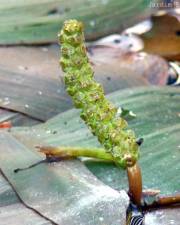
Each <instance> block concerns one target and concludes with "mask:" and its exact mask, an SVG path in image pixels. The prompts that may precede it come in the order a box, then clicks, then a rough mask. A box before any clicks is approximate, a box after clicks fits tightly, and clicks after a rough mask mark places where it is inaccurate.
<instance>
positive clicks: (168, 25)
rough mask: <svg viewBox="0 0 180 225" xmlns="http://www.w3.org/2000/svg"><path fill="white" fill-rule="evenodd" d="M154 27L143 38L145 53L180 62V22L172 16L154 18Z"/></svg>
mask: <svg viewBox="0 0 180 225" xmlns="http://www.w3.org/2000/svg"><path fill="white" fill-rule="evenodd" d="M152 22H153V27H152V29H151V30H150V31H148V32H147V33H145V34H143V35H142V36H141V37H142V39H143V41H144V45H145V46H144V51H145V52H148V53H151V54H157V55H160V56H163V57H165V58H167V59H169V60H180V21H179V20H178V19H177V18H176V17H174V16H171V15H167V14H166V15H163V16H154V17H152Z"/></svg>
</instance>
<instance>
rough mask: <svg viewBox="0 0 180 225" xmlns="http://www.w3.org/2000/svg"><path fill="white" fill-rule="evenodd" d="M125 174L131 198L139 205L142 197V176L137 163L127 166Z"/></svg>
mask: <svg viewBox="0 0 180 225" xmlns="http://www.w3.org/2000/svg"><path fill="white" fill-rule="evenodd" d="M127 175H128V181H129V195H130V197H131V200H132V202H133V203H134V204H136V205H137V206H140V205H141V197H142V176H141V169H140V167H139V165H138V164H137V163H136V164H135V165H134V166H132V167H128V168H127Z"/></svg>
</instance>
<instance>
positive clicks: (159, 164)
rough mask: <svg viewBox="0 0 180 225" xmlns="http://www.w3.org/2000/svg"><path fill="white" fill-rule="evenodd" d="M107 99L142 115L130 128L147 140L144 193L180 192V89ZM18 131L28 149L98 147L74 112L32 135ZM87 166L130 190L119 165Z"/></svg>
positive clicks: (126, 93)
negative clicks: (51, 146) (151, 189)
mask: <svg viewBox="0 0 180 225" xmlns="http://www.w3.org/2000/svg"><path fill="white" fill-rule="evenodd" d="M108 98H109V99H110V100H112V102H114V103H115V104H116V105H117V106H121V107H124V108H128V109H130V110H132V111H133V112H134V113H135V114H136V115H137V117H136V118H135V119H134V120H131V121H129V125H130V127H131V128H133V129H134V130H135V132H136V134H137V136H138V137H143V138H144V143H143V145H142V147H141V158H140V165H141V167H142V174H143V186H144V189H147V188H153V189H160V190H161V193H162V194H169V193H174V192H178V191H179V190H180V184H179V180H180V173H179V170H180V165H179V163H178V162H179V159H180V150H179V149H180V147H179V134H180V125H179V124H178V123H179V121H180V115H179V110H180V107H179V104H178V102H179V100H180V90H179V89H177V88H170V87H166V88H153V87H150V88H141V89H140V88H139V89H131V90H130V89H128V90H125V91H117V92H114V93H112V94H110V95H108ZM13 133H14V135H15V136H16V137H18V138H19V139H20V140H21V141H22V142H24V143H25V144H26V145H28V146H32V145H35V144H46V145H55V146H57V145H60V146H61V145H62V146H71V145H72V146H86V147H87V146H88V147H89V146H99V144H98V142H97V140H96V138H95V137H93V136H92V135H91V133H90V131H89V130H88V129H87V127H86V126H85V125H84V123H83V122H82V121H81V119H80V118H79V111H78V110H75V109H72V110H69V111H67V112H65V113H62V114H60V115H58V116H57V117H55V118H53V119H51V120H49V121H48V122H47V123H45V124H43V125H40V126H36V127H33V128H32V129H31V130H30V131H29V129H27V130H23V129H19V131H18V130H14V131H13ZM35 139H36V140H35ZM33 140H34V141H33ZM87 166H88V168H89V169H90V170H91V171H92V172H93V173H94V174H95V175H96V176H97V177H98V178H99V179H100V180H102V181H103V182H104V183H106V184H108V185H110V186H111V187H113V188H115V189H122V188H125V189H127V178H126V175H125V172H124V171H120V170H119V169H117V168H116V167H115V166H114V165H112V164H104V163H94V162H89V163H87Z"/></svg>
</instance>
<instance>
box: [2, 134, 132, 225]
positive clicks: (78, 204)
mask: <svg viewBox="0 0 180 225" xmlns="http://www.w3.org/2000/svg"><path fill="white" fill-rule="evenodd" d="M4 148H5V149H6V151H3V149H4ZM15 158H16V160H14V159H15ZM41 159H42V157H40V156H38V154H37V153H35V152H33V151H32V150H30V149H27V148H26V147H25V146H24V145H22V144H21V143H19V142H18V141H17V140H16V139H15V138H13V137H12V136H11V135H10V134H8V133H6V132H0V165H1V170H2V171H3V174H4V175H5V177H6V178H7V179H8V181H9V182H10V183H11V185H12V186H13V188H14V189H15V190H16V193H17V195H18V196H19V198H20V199H21V200H22V201H23V203H24V204H25V205H27V206H28V207H30V208H33V209H34V210H35V211H36V212H38V213H39V214H40V215H41V216H43V217H45V218H48V219H49V221H51V222H54V223H55V224H60V225H63V224H64V225H69V224H72V225H79V224H82V225H85V224H86V225H94V224H97V225H103V224H104V222H105V223H107V224H112V225H116V224H124V223H125V217H126V208H127V206H128V202H129V201H128V196H127V194H126V193H125V192H124V191H121V192H117V191H115V190H113V189H111V188H110V187H108V186H106V185H104V184H103V183H101V182H100V181H99V180H98V179H97V178H96V177H95V176H93V175H92V174H91V173H90V172H89V171H88V170H87V168H86V167H85V166H84V165H83V164H82V163H81V162H80V161H78V160H68V161H61V162H59V163H51V164H47V163H46V164H40V165H38V166H37V167H35V168H32V169H30V170H26V171H22V172H19V173H14V172H13V171H14V169H16V168H18V167H24V166H27V165H30V164H32V163H34V162H37V161H38V160H41Z"/></svg>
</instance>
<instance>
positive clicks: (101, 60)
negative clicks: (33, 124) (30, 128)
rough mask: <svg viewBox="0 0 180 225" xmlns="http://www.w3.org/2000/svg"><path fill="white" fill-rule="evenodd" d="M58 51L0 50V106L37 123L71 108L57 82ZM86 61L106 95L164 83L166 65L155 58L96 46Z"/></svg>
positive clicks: (32, 48)
mask: <svg viewBox="0 0 180 225" xmlns="http://www.w3.org/2000/svg"><path fill="white" fill-rule="evenodd" d="M58 51H59V46H57V45H51V46H46V47H36V48H35V47H31V48H30V47H9V48H0V56H1V63H0V90H1V91H0V106H1V107H3V108H6V109H11V110H14V111H18V112H21V113H23V114H26V115H28V116H30V117H32V118H34V119H37V120H41V121H45V120H47V119H49V118H51V117H52V116H54V115H57V114H58V113H60V112H63V111H66V110H67V109H70V108H72V104H71V100H70V98H69V97H68V96H67V94H66V93H65V90H64V85H63V82H62V79H61V80H60V79H59V75H60V77H61V78H62V72H61V71H60V69H59V63H58V59H59V56H58ZM4 54H5V55H6V57H3V56H4ZM9 59H11V60H9ZM90 60H91V61H92V63H93V68H94V70H95V78H96V80H97V81H98V82H100V83H101V84H102V85H103V87H104V89H105V92H106V93H110V92H112V91H115V90H119V89H124V88H126V87H134V86H144V85H151V84H153V85H165V84H166V80H167V76H168V66H167V63H166V62H165V61H164V60H163V59H161V58H159V57H157V56H153V55H147V54H142V53H127V52H126V53H122V50H121V49H117V48H112V47H111V48H109V47H99V48H92V49H91V51H90Z"/></svg>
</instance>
